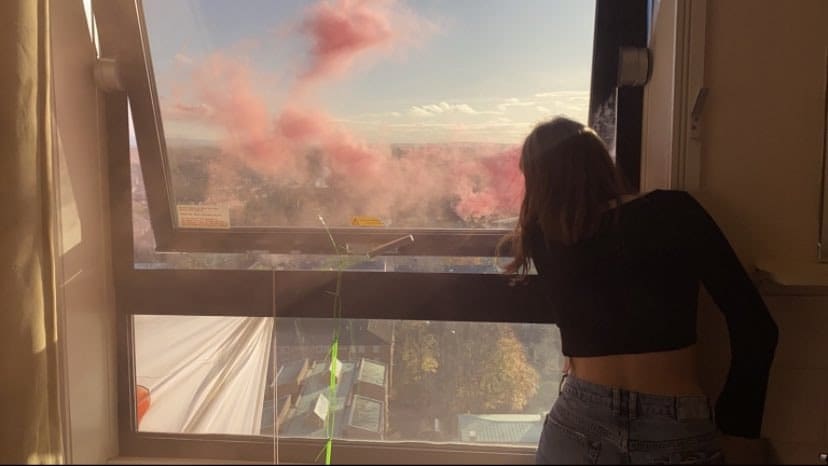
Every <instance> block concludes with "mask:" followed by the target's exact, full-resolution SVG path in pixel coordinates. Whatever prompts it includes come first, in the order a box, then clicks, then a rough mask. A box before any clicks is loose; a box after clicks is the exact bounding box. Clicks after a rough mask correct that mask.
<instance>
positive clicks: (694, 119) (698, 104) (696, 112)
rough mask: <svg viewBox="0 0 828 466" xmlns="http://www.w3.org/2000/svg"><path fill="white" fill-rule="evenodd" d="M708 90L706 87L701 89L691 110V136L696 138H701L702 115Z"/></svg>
mask: <svg viewBox="0 0 828 466" xmlns="http://www.w3.org/2000/svg"><path fill="white" fill-rule="evenodd" d="M707 90H708V89H707V88H706V87H702V88H701V89H699V92H698V93H697V94H696V101H695V102H693V110H691V111H690V137H691V138H692V139H695V140H699V139H701V115H702V111H703V110H704V103H705V102H706V101H707Z"/></svg>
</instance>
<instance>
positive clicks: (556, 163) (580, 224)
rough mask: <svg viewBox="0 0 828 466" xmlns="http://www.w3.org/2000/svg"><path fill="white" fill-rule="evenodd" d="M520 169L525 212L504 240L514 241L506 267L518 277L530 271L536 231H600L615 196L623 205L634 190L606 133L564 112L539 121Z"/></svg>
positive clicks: (578, 236)
mask: <svg viewBox="0 0 828 466" xmlns="http://www.w3.org/2000/svg"><path fill="white" fill-rule="evenodd" d="M520 169H521V171H522V172H523V176H524V181H525V192H524V197H523V202H522V204H521V206H520V216H519V217H518V223H517V225H516V226H515V230H514V231H513V232H512V233H511V234H510V235H508V236H507V237H506V238H504V242H503V243H501V246H502V245H503V244H506V243H510V244H511V247H512V253H513V257H514V260H513V261H512V262H511V263H509V264H508V265H507V266H506V269H505V271H506V273H510V274H514V273H518V274H519V277H518V278H522V277H525V276H526V274H527V272H528V270H529V261H530V260H531V259H532V258H533V256H534V253H535V251H534V250H533V244H535V242H534V241H533V239H536V238H535V236H534V235H542V236H543V239H544V241H545V242H546V243H547V244H551V243H552V242H554V241H559V242H561V243H563V244H565V245H572V244H575V243H578V242H579V241H581V240H584V239H586V238H589V237H591V236H593V235H594V234H595V233H597V231H598V229H599V228H600V227H601V222H602V217H603V214H604V212H606V211H607V209H608V208H609V207H610V204H611V203H612V202H613V201H615V202H616V205H620V204H621V196H622V195H624V194H627V193H630V192H631V191H630V190H629V189H628V188H627V185H626V183H625V182H624V180H623V178H622V176H621V173H620V172H619V171H618V169H617V168H616V167H615V164H614V163H613V160H612V157H611V156H610V154H609V151H608V150H607V146H606V145H605V144H604V142H603V141H602V140H601V138H600V137H599V136H598V135H597V134H596V133H595V132H594V131H593V130H591V129H590V128H588V127H586V126H584V125H582V124H580V123H578V122H576V121H573V120H570V119H567V118H563V117H558V118H555V119H553V120H551V121H548V122H546V123H542V124H540V125H538V126H536V127H535V129H534V130H532V132H531V133H530V134H529V136H527V137H526V140H525V141H524V143H523V151H522V153H521V156H520ZM616 213H617V210H616Z"/></svg>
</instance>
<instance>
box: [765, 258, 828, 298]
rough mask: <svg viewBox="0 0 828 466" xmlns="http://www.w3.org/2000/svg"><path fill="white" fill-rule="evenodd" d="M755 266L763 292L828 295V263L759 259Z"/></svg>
mask: <svg viewBox="0 0 828 466" xmlns="http://www.w3.org/2000/svg"><path fill="white" fill-rule="evenodd" d="M755 268H756V278H757V281H758V283H759V287H760V289H761V290H762V292H763V293H766V294H783V295H801V296H811V295H813V296H825V295H828V264H822V263H813V264H801V263H793V262H782V261H762V260H759V261H757V262H756V264H755Z"/></svg>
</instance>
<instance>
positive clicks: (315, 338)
mask: <svg viewBox="0 0 828 466" xmlns="http://www.w3.org/2000/svg"><path fill="white" fill-rule="evenodd" d="M272 322H273V320H272V319H270V318H252V317H199V316H135V317H134V324H135V334H134V335H135V354H136V356H135V358H136V364H135V371H136V380H137V384H138V387H137V395H138V399H137V400H136V409H137V410H138V418H139V419H140V424H139V430H141V431H153V432H168V433H192V434H195V433H224V434H244V435H262V436H272V435H273V433H274V432H276V433H277V434H278V438H281V439H284V438H325V437H326V435H327V434H326V432H327V431H326V427H330V429H331V432H333V435H334V437H336V438H340V439H349V440H372V441H392V442H402V441H422V442H449V443H474V444H496V445H517V446H527V447H533V446H534V445H536V444H537V442H538V439H539V436H540V432H541V427H542V425H543V416H544V415H545V413H546V412H547V411H548V410H549V408H550V407H551V405H552V403H553V402H554V400H555V398H556V397H557V389H558V383H559V381H560V377H561V367H562V356H561V352H560V336H559V332H558V329H557V327H555V326H552V325H534V324H494V323H463V322H430V321H392V320H335V319H288V318H281V319H276V321H275V322H276V324H275V326H273V325H272ZM335 335H336V341H337V344H336V357H335V358H333V359H332V348H333V346H334V345H333V344H332V343H333V341H334V336H335ZM271 342H272V343H271ZM332 360H333V361H335V362H334V363H333V364H332V363H331V361H332ZM332 373H333V378H332Z"/></svg>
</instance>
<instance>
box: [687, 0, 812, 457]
mask: <svg viewBox="0 0 828 466" xmlns="http://www.w3.org/2000/svg"><path fill="white" fill-rule="evenodd" d="M707 13H708V15H707V25H706V27H707V44H706V63H705V83H706V86H707V87H708V88H709V89H710V93H709V96H708V101H707V107H706V108H705V110H704V115H703V118H704V133H703V145H702V147H703V149H702V160H701V170H702V178H701V183H702V192H701V194H700V197H702V199H703V200H704V202H705V204H706V205H707V207H708V208H709V210H710V211H711V213H712V214H713V215H714V217H715V218H716V220H717V221H718V222H719V224H720V225H721V226H722V228H723V229H724V230H725V232H726V234H727V235H728V237H729V238H730V239H731V241H732V242H733V244H734V247H735V248H736V249H737V251H738V252H739V253H740V255H741V256H742V258H743V259H744V261H745V262H746V264H748V265H749V266H750V265H753V264H766V265H767V264H770V267H771V268H773V267H780V268H785V267H789V266H793V267H795V268H803V267H804V268H805V269H808V270H811V271H813V273H815V274H822V273H824V271H825V270H826V269H828V265H824V266H817V265H816V264H815V263H816V244H817V239H818V238H817V236H818V208H819V202H820V197H821V192H820V176H821V175H820V170H821V166H822V165H821V164H822V137H823V136H822V135H823V131H824V126H823V125H824V124H825V116H824V114H823V105H824V102H825V100H824V99H825V97H824V89H825V79H826V77H825V63H826V50H828V2H826V1H824V0H796V1H790V2H781V1H778V0H761V1H759V0H723V1H720V0H714V1H710V2H708V12H707ZM783 291H784V290H783ZM766 301H767V303H768V305H769V307H770V308H771V311H772V312H773V315H774V317H775V318H776V321H777V323H778V324H779V327H780V342H779V347H778V350H777V357H776V361H775V363H774V367H773V369H772V374H771V380H770V386H769V389H768V398H767V403H766V410H765V423H764V427H763V433H764V435H765V436H766V437H768V438H769V439H770V441H771V445H772V446H773V448H774V450H775V452H776V454H777V455H778V457H779V459H780V460H781V461H783V462H786V463H796V462H808V463H815V462H816V460H817V453H818V452H819V451H828V429H826V425H828V296H784V295H769V294H767V293H766ZM703 302H705V303H706V304H705V305H704V306H703V309H702V312H701V323H700V326H701V331H700V332H701V335H700V340H701V341H702V343H703V345H702V347H703V348H704V351H705V357H704V358H703V361H705V362H704V363H703V368H702V369H703V373H704V374H705V375H706V380H707V384H708V385H709V386H710V390H711V391H714V390H716V389H717V388H718V387H719V386H720V384H721V381H722V376H723V374H724V371H725V370H726V366H727V361H726V360H724V361H723V360H722V359H723V358H722V354H727V347H726V334H725V330H724V323H723V320H722V319H721V316H720V315H719V314H718V312H716V311H715V310H714V309H715V308H714V307H713V306H712V305H711V304H710V303H709V301H706V300H703Z"/></svg>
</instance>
